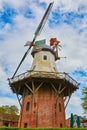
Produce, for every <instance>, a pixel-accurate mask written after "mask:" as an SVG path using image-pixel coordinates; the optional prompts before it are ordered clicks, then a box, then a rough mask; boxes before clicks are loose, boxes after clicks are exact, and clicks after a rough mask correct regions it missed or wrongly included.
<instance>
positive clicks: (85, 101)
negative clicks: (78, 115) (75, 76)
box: [81, 87, 87, 114]
mask: <svg viewBox="0 0 87 130" xmlns="http://www.w3.org/2000/svg"><path fill="white" fill-rule="evenodd" d="M82 95H83V98H81V99H82V104H81V105H82V107H83V110H84V114H87V87H84V88H83V89H82Z"/></svg>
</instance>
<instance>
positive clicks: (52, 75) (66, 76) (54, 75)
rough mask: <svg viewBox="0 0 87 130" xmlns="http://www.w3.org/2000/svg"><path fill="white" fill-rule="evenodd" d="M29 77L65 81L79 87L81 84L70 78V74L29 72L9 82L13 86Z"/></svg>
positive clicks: (10, 79)
mask: <svg viewBox="0 0 87 130" xmlns="http://www.w3.org/2000/svg"><path fill="white" fill-rule="evenodd" d="M29 77H40V78H42V77H43V78H57V79H65V80H67V81H69V82H70V83H72V84H73V85H74V86H76V87H78V86H79V83H78V82H77V81H76V80H74V79H73V78H72V77H71V76H69V74H68V73H65V72H47V71H27V72H25V73H22V74H20V75H17V76H15V77H14V78H9V79H8V80H9V84H12V83H15V82H18V81H21V80H23V79H27V78H29Z"/></svg>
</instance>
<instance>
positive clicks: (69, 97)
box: [65, 94, 72, 109]
mask: <svg viewBox="0 0 87 130" xmlns="http://www.w3.org/2000/svg"><path fill="white" fill-rule="evenodd" d="M71 95H72V94H71ZM71 95H69V98H68V100H67V102H66V105H65V109H66V107H67V105H68V103H69V100H70V98H71Z"/></svg>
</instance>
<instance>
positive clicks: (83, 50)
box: [0, 0, 87, 118]
mask: <svg viewBox="0 0 87 130" xmlns="http://www.w3.org/2000/svg"><path fill="white" fill-rule="evenodd" d="M50 2H53V1H52V0H14V1H13V0H0V106H2V105H16V106H18V108H20V107H19V104H18V101H17V97H16V95H15V94H13V93H12V91H11V89H10V87H9V84H8V80H7V79H8V78H11V77H12V76H13V74H14V72H15V70H16V68H17V66H18V64H19V62H20V60H21V58H22V57H23V55H24V53H25V51H26V50H27V49H28V48H27V47H24V44H25V43H26V41H32V39H33V37H34V33H35V30H36V28H37V26H38V24H39V22H40V20H41V18H42V16H43V14H44V12H45V10H46V9H47V7H48V5H49V3H50ZM53 37H56V38H57V39H58V40H59V41H60V44H61V46H62V47H61V51H59V55H60V57H66V58H61V59H60V60H59V61H57V62H56V66H57V68H58V71H59V72H66V73H69V75H70V76H72V77H73V78H74V79H75V80H76V81H78V83H80V86H79V89H78V90H77V91H76V92H74V93H73V94H72V97H71V99H70V102H69V104H68V106H67V108H66V118H68V117H69V116H70V114H71V113H73V114H77V115H80V116H84V114H83V109H82V107H81V103H82V101H81V98H82V93H81V92H82V88H83V87H86V86H87V57H86V55H87V0H54V4H53V7H52V10H51V12H50V15H49V17H48V19H47V21H46V24H45V26H44V28H43V30H42V32H41V34H40V35H39V36H38V37H37V39H36V40H41V39H44V38H45V39H46V41H47V43H46V44H48V45H49V40H50V38H53ZM32 61H33V58H32V56H31V54H30V53H29V54H28V56H27V57H26V59H25V60H24V62H23V64H22V65H21V67H20V69H19V71H18V74H20V73H23V72H26V71H27V70H29V69H30V67H31V65H32Z"/></svg>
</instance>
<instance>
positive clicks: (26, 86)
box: [25, 83, 33, 93]
mask: <svg viewBox="0 0 87 130" xmlns="http://www.w3.org/2000/svg"><path fill="white" fill-rule="evenodd" d="M25 85H26V87H27V88H28V89H29V90H30V91H31V92H32V93H33V90H32V89H31V88H30V87H29V85H28V84H27V83H25Z"/></svg>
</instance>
